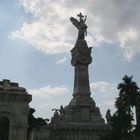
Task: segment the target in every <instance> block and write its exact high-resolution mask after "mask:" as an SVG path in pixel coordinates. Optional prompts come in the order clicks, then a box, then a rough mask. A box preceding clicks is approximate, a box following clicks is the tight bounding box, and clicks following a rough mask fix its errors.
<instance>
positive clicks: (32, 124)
mask: <svg viewBox="0 0 140 140" xmlns="http://www.w3.org/2000/svg"><path fill="white" fill-rule="evenodd" d="M34 112H35V109H34V108H30V110H29V115H28V125H29V127H28V130H27V140H30V139H31V134H32V131H33V129H34V128H37V129H39V128H40V127H42V126H44V125H46V124H47V123H46V120H45V119H43V118H40V117H39V118H35V117H34V115H33V114H34Z"/></svg>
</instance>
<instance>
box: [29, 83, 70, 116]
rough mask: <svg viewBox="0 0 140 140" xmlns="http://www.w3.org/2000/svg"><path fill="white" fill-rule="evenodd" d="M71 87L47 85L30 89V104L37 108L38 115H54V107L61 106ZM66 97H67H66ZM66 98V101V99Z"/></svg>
mask: <svg viewBox="0 0 140 140" xmlns="http://www.w3.org/2000/svg"><path fill="white" fill-rule="evenodd" d="M69 92H70V91H69V89H68V88H66V87H65V86H56V87H53V86H50V85H49V86H45V87H41V88H38V89H30V90H28V93H29V94H31V95H32V98H33V99H32V102H31V103H30V106H31V107H33V108H35V109H36V113H35V115H36V116H41V117H44V118H46V117H48V118H50V117H51V116H52V113H53V112H52V111H51V110H52V108H59V107H60V105H63V104H64V103H65V101H67V97H69ZM64 97H65V98H64ZM64 100H65V101H64Z"/></svg>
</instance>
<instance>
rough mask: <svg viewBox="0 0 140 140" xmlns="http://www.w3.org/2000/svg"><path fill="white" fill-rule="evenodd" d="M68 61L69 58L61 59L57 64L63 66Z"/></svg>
mask: <svg viewBox="0 0 140 140" xmlns="http://www.w3.org/2000/svg"><path fill="white" fill-rule="evenodd" d="M66 60H67V58H66V57H63V58H61V59H60V60H58V61H57V62H56V64H63V63H64V62H66Z"/></svg>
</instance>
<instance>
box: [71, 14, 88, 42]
mask: <svg viewBox="0 0 140 140" xmlns="http://www.w3.org/2000/svg"><path fill="white" fill-rule="evenodd" d="M77 16H78V17H79V21H78V20H77V19H75V18H74V17H71V18H70V20H71V22H72V24H73V25H74V26H75V27H76V28H77V29H78V31H79V32H78V39H83V40H84V39H85V35H87V25H86V24H85V21H86V19H87V16H83V15H82V13H80V14H79V15H77Z"/></svg>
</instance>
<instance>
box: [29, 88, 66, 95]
mask: <svg viewBox="0 0 140 140" xmlns="http://www.w3.org/2000/svg"><path fill="white" fill-rule="evenodd" d="M68 92H69V90H68V89H67V88H66V87H52V86H46V87H42V88H39V89H30V90H29V93H30V94H32V95H33V96H42V97H47V98H48V97H49V96H50V95H60V94H66V93H68Z"/></svg>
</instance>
